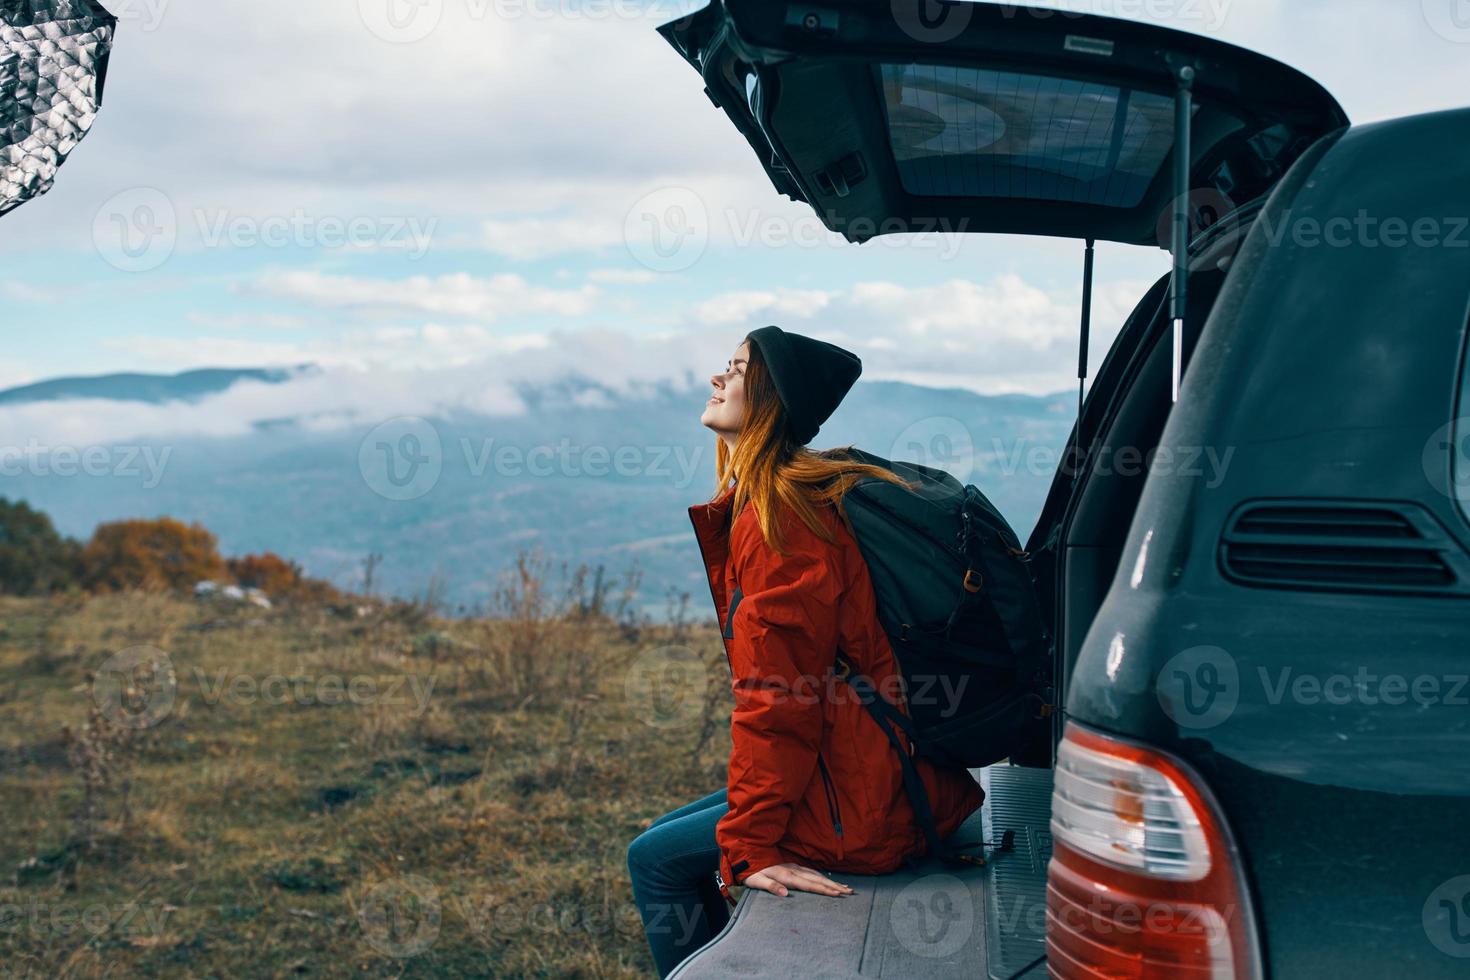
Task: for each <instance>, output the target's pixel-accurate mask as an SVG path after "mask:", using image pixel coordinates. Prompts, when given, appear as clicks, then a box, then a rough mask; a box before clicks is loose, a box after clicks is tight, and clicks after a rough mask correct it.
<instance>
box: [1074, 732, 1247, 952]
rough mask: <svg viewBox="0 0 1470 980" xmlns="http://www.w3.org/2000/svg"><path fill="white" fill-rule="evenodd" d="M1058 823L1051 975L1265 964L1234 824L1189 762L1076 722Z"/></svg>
mask: <svg viewBox="0 0 1470 980" xmlns="http://www.w3.org/2000/svg"><path fill="white" fill-rule="evenodd" d="M1051 830H1052V842H1053V848H1052V859H1051V864H1050V866H1049V867H1048V869H1047V887H1046V954H1047V966H1048V969H1049V970H1050V973H1051V975H1052V976H1053V977H1059V978H1065V980H1071V978H1099V977H1136V978H1154V977H1158V978H1163V977H1169V978H1184V977H1198V978H1205V980H1236V978H1251V980H1254V978H1257V977H1259V976H1260V975H1261V970H1260V956H1259V953H1258V951H1257V948H1256V943H1255V932H1254V922H1253V918H1252V915H1251V910H1250V906H1249V895H1248V893H1247V891H1246V888H1245V885H1244V882H1243V880H1242V875H1241V870H1240V866H1239V862H1238V860H1237V856H1236V851H1235V847H1234V844H1233V843H1232V842H1231V839H1230V835H1229V830H1228V828H1227V827H1226V826H1225V822H1224V819H1223V817H1222V816H1221V814H1220V811H1219V808H1218V807H1217V806H1216V805H1215V804H1214V801H1213V799H1212V798H1211V797H1210V796H1209V795H1208V790H1207V789H1206V788H1205V787H1204V785H1203V784H1202V783H1201V782H1200V780H1199V779H1198V778H1197V777H1195V776H1194V775H1193V774H1192V773H1191V772H1190V771H1189V770H1188V769H1187V768H1186V767H1185V766H1184V764H1183V763H1181V762H1179V761H1178V760H1175V759H1172V758H1170V757H1168V756H1165V755H1163V754H1161V753H1159V752H1155V751H1153V750H1151V749H1145V748H1142V747H1140V746H1138V745H1134V744H1131V743H1128V742H1123V741H1120V740H1118V739H1116V738H1112V737H1109V736H1104V735H1101V734H1098V733H1097V732H1093V731H1090V730H1088V729H1084V728H1081V727H1079V726H1078V725H1076V724H1074V723H1068V725H1067V728H1066V732H1065V735H1064V736H1063V738H1062V744H1061V747H1060V748H1059V749H1058V751H1057V764H1056V783H1055V788H1054V790H1053V792H1052V810H1051Z"/></svg>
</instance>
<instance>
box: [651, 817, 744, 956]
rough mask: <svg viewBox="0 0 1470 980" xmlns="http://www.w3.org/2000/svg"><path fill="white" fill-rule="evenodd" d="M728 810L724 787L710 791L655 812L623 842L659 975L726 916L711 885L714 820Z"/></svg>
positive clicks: (716, 853)
mask: <svg viewBox="0 0 1470 980" xmlns="http://www.w3.org/2000/svg"><path fill="white" fill-rule="evenodd" d="M728 809H729V804H727V803H726V802H725V791H724V790H720V791H719V792H718V793H711V794H710V795H709V796H706V797H705V798H704V799H702V800H699V801H698V802H696V803H690V804H689V805H688V806H681V807H680V808H679V809H677V810H675V811H673V812H672V813H666V814H664V815H663V816H662V817H659V818H658V819H657V820H655V821H654V822H653V825H652V826H650V827H649V828H648V829H647V830H645V831H644V832H643V833H641V834H639V835H638V837H637V838H636V839H635V840H634V841H633V843H632V844H629V845H628V875H629V877H631V878H632V880H633V902H634V904H635V905H637V906H638V914H639V916H641V917H642V919H643V931H644V932H645V933H646V934H647V936H648V947H649V949H651V950H652V951H653V962H654V965H655V966H657V967H658V975H659V976H660V977H666V976H668V975H669V974H670V973H671V972H673V969H674V967H676V966H678V965H679V964H680V963H682V962H683V961H684V959H685V958H686V957H688V956H689V954H690V953H693V952H694V951H695V950H697V949H699V947H701V946H703V945H704V944H705V943H707V942H709V941H710V940H711V939H713V938H714V937H715V936H717V935H719V932H720V930H721V929H723V928H725V923H726V922H728V921H730V907H729V905H727V904H726V902H725V897H724V896H723V895H721V894H720V889H719V887H718V886H717V885H716V884H715V872H717V871H718V870H719V869H720V848H719V845H718V844H716V843H715V824H717V823H719V820H720V818H721V817H723V816H724V815H725V813H726V811H727V810H728Z"/></svg>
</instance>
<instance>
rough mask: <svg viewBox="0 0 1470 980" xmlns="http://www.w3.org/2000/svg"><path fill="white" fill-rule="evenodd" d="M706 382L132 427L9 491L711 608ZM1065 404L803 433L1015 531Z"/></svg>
mask: <svg viewBox="0 0 1470 980" xmlns="http://www.w3.org/2000/svg"><path fill="white" fill-rule="evenodd" d="M303 370H306V371H310V370H311V369H310V368H297V369H247V370H235V369H208V370H199V371H188V372H184V373H182V374H175V375H148V374H126V375H124V374H114V375H106V376H100V377H89V378H57V379H53V380H50V381H44V382H41V383H38V384H31V385H27V386H24V387H21V388H12V389H9V390H5V391H0V412H3V411H4V410H6V409H9V408H11V407H14V406H21V405H26V404H29V403H34V402H58V403H59V402H63V401H64V400H67V399H104V400H110V401H116V402H147V403H150V404H154V405H168V404H171V403H177V404H178V406H179V408H180V411H188V409H189V406H190V405H191V404H196V403H198V402H199V401H200V400H201V399H204V398H207V397H209V396H211V395H213V394H218V393H220V392H223V391H225V390H226V389H228V388H229V387H230V386H231V385H234V384H237V383H240V382H243V381H251V382H263V383H267V384H284V383H287V382H288V381H289V380H290V378H291V377H293V376H294V375H296V374H298V373H300V372H301V371H303ZM706 391H707V389H706V388H705V387H704V386H702V385H694V386H692V387H689V388H685V389H683V390H679V389H676V388H674V387H671V386H660V387H658V388H656V389H654V390H650V391H647V392H642V393H640V394H639V396H638V397H630V396H628V395H626V394H619V393H617V392H614V391H612V390H610V389H608V388H606V387H604V386H601V385H599V384H597V383H596V382H595V381H593V380H590V379H586V378H576V377H568V378H566V379H565V380H564V381H562V382H559V383H556V384H550V385H542V386H540V387H536V388H530V387H526V388H522V389H521V390H520V391H519V392H518V394H519V395H520V398H521V400H522V402H523V403H524V404H525V405H526V406H527V411H525V412H522V413H520V414H516V415H510V416H495V417H492V416H486V415H479V414H473V413H466V412H452V413H444V415H443V416H442V417H435V418H427V419H418V418H400V419H392V420H389V421H388V422H384V423H380V424H377V425H372V426H369V425H366V424H364V425H352V424H344V425H341V426H337V427H328V428H323V427H321V426H319V425H308V424H296V422H295V421H293V420H292V419H290V418H284V419H272V421H271V422H270V423H269V424H258V425H255V426H253V427H251V428H250V429H249V431H248V432H247V433H246V434H244V435H230V436H190V437H187V438H184V437H179V436H169V437H167V438H156V439H148V438H144V439H133V440H130V441H129V444H128V446H127V447H109V449H108V455H107V457H106V458H107V460H108V464H107V465H106V466H105V467H92V468H90V469H88V468H87V467H80V468H78V467H77V466H76V465H75V464H73V466H72V469H71V471H70V472H67V471H64V470H63V469H62V468H61V467H59V466H54V465H53V466H49V467H43V466H16V465H14V463H13V461H12V465H11V466H9V467H8V468H6V469H5V471H4V474H3V476H4V479H3V482H0V495H3V496H6V497H10V498H12V499H15V498H18V499H24V500H26V501H27V502H29V503H30V504H31V505H32V506H33V507H36V508H39V509H41V510H44V511H46V512H47V513H49V514H50V515H51V517H52V519H53V520H54V521H55V522H56V525H57V527H58V528H59V529H60V530H61V531H62V532H63V533H66V534H70V535H74V536H77V537H86V536H88V535H89V534H90V533H91V531H92V529H93V528H94V527H95V526H96V524H97V523H99V522H101V521H109V520H118V519H122V518H129V517H157V516H165V515H166V516H171V517H176V518H179V519H181V520H185V521H189V522H193V521H197V522H199V523H201V524H203V525H204V526H205V527H207V528H208V529H209V530H211V531H212V532H214V533H215V534H216V535H217V536H218V538H219V542H220V548H221V550H222V551H223V552H224V553H226V554H245V553H251V552H259V551H273V552H276V553H278V554H280V555H282V556H284V557H287V558H290V559H293V560H295V561H298V562H300V563H301V565H302V566H303V567H304V568H305V569H306V570H307V571H308V572H309V573H310V574H313V575H316V576H320V577H323V578H327V579H330V580H333V581H335V582H337V583H338V584H341V585H348V586H353V587H360V586H361V584H362V570H363V562H364V559H365V558H366V557H367V556H368V555H380V556H381V560H380V561H378V562H377V563H376V567H375V572H374V581H375V584H376V586H377V587H378V588H381V589H382V590H383V591H384V592H386V593H389V594H394V595H400V596H411V595H416V594H423V593H424V592H425V590H426V589H428V588H429V585H430V582H431V581H433V580H436V579H437V581H438V584H439V589H440V594H441V595H442V596H443V598H444V599H445V600H446V601H447V602H448V603H449V604H450V605H451V606H452V607H463V608H464V609H467V610H470V609H476V608H480V607H481V606H483V604H484V603H485V602H486V601H487V600H488V599H489V597H490V596H491V595H492V594H493V590H494V586H495V583H496V582H497V580H498V578H499V576H501V575H503V574H504V573H505V572H506V571H507V570H508V569H510V568H511V567H512V566H513V564H514V562H515V558H516V555H517V553H518V552H521V551H539V552H540V553H541V554H542V555H543V556H545V557H546V558H547V559H550V560H551V561H552V562H553V564H556V565H559V564H560V563H561V562H567V563H570V564H571V565H573V566H575V565H576V564H578V563H587V564H589V565H594V566H595V565H602V566H604V567H605V568H606V570H607V573H608V574H610V575H613V576H617V575H619V574H621V573H622V572H623V571H624V570H625V569H627V568H629V567H631V566H633V565H634V564H635V563H636V566H637V568H638V569H639V570H640V572H641V574H642V586H641V588H640V591H639V597H638V598H639V603H640V606H641V607H642V608H644V609H645V610H646V611H648V612H649V613H650V614H651V615H654V616H658V615H661V614H662V612H663V610H664V609H665V608H666V597H667V596H668V594H669V593H670V590H673V591H674V592H675V593H677V592H687V593H688V594H689V596H690V600H691V603H692V606H691V608H692V609H693V610H695V612H696V613H699V612H701V611H702V610H703V609H704V607H705V605H706V602H707V599H706V597H707V596H708V589H707V586H706V585H705V582H704V579H703V571H702V568H701V565H700V560H699V555H698V548H697V546H696V545H695V542H694V538H693V534H692V530H691V528H690V524H689V518H688V514H687V510H686V508H687V507H688V506H689V505H690V504H693V503H697V502H701V501H704V500H707V499H708V498H709V497H710V495H711V493H712V491H713V489H714V466H715V454H714V437H713V435H712V434H711V433H709V432H708V431H707V430H705V429H703V428H702V427H701V426H700V425H699V424H698V417H699V414H700V412H701V411H702V408H703V403H704V400H705V397H706ZM1075 399H1076V395H1075V394H1074V393H1058V394H1055V395H1049V396H1040V397H1037V396H1030V395H995V396H987V395H980V394H977V393H975V392H971V391H968V390H964V389H935V388H925V387H921V386H917V385H911V384H906V383H902V382H892V381H871V382H859V383H858V384H857V385H856V386H855V387H854V388H853V390H852V392H851V393H850V394H849V395H848V397H847V399H846V400H845V401H844V402H843V403H842V406H841V407H840V408H839V409H838V411H837V413H836V414H835V415H834V416H833V417H832V419H831V420H829V422H828V423H827V425H825V426H824V427H823V428H822V431H821V433H820V434H819V435H818V436H817V438H816V439H815V440H814V441H813V446H814V447H816V448H825V447H828V446H839V445H848V444H851V445H856V446H858V447H860V448H863V449H866V450H868V451H870V452H874V453H877V454H879V455H881V456H887V457H889V458H894V459H908V460H912V461H916V462H925V463H929V464H931V465H937V466H940V467H942V468H944V469H947V470H949V471H950V472H951V473H953V474H954V475H955V476H957V477H959V478H960V479H961V480H962V481H964V482H968V483H974V484H976V485H977V486H978V487H979V488H980V489H981V490H982V491H983V492H984V493H985V494H986V496H988V497H989V498H990V499H991V501H992V502H993V503H994V504H995V505H996V506H997V507H998V508H999V509H1000V511H1001V513H1002V514H1004V515H1005V516H1006V518H1007V519H1008V520H1009V521H1010V522H1011V524H1012V526H1013V527H1014V528H1015V529H1016V531H1017V532H1018V534H1019V535H1020V537H1021V539H1022V541H1024V540H1025V539H1026V537H1027V535H1028V533H1029V532H1030V530H1031V527H1032V525H1033V524H1034V523H1035V520H1036V517H1037V514H1038V513H1039V511H1040V509H1041V504H1042V500H1043V499H1044V497H1045V495H1046V490H1047V487H1048V486H1049V484H1050V482H1051V477H1052V474H1053V472H1054V471H1055V469H1056V461H1057V454H1058V453H1059V452H1060V450H1061V448H1062V447H1063V445H1064V444H1065V441H1066V438H1067V435H1068V433H1069V432H1070V430H1071V426H1072V422H1073V418H1074V413H1075V409H1076V401H1075ZM49 408H50V407H49V406H48V410H49ZM61 408H62V406H61V405H60V404H58V405H57V410H61ZM0 431H3V429H0ZM128 456H132V459H131V460H128V459H127V457H128ZM99 458H100V457H99Z"/></svg>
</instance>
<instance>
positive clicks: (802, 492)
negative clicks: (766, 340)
mask: <svg viewBox="0 0 1470 980" xmlns="http://www.w3.org/2000/svg"><path fill="white" fill-rule="evenodd" d="M848 448H850V447H845V446H844V447H839V448H837V449H828V450H823V451H821V452H817V451H814V450H811V449H807V448H806V447H805V446H802V445H799V444H797V442H796V441H795V440H794V439H792V438H791V434H790V432H789V430H788V427H787V425H786V409H785V408H784V407H783V406H782V404H781V396H780V395H779V394H778V393H777V391H776V384H775V382H774V381H773V380H772V379H771V372H770V369H769V368H767V367H766V362H765V358H764V357H763V356H762V355H761V352H760V347H759V346H758V345H757V344H756V342H755V341H753V340H752V341H750V354H749V356H748V357H747V359H746V364H745V420H744V423H743V425H742V427H741V431H740V436H739V438H737V439H736V440H735V449H734V450H733V451H731V449H730V448H729V447H728V446H727V445H726V444H725V440H723V439H717V440H716V445H715V471H716V483H715V497H719V496H720V495H721V494H723V493H724V492H725V491H727V490H728V489H729V488H730V485H731V484H732V483H733V484H734V485H735V493H734V497H733V499H732V501H731V507H730V514H731V520H732V521H733V520H734V515H736V514H739V513H740V510H741V508H742V507H743V506H744V505H745V502H746V501H750V502H751V504H752V506H754V507H755V516H756V521H757V522H758V523H759V524H760V529H761V536H762V537H764V538H765V541H766V544H767V545H769V546H770V547H771V548H772V549H774V550H775V551H776V552H777V553H778V554H785V552H784V551H783V550H782V546H783V544H784V543H785V542H784V534H783V533H782V530H781V527H780V522H779V521H777V520H776V514H777V513H778V512H779V505H780V504H783V503H784V504H786V505H788V506H789V507H791V509H792V510H794V511H795V512H796V515H797V516H798V517H799V518H801V521H802V523H804V524H805V525H806V526H807V527H809V528H811V530H812V531H813V533H815V534H816V535H817V536H818V537H820V538H821V539H822V540H823V541H827V542H829V543H831V542H834V541H835V540H836V539H835V537H834V536H833V534H832V531H831V529H830V528H828V527H827V525H826V524H824V523H822V520H821V518H820V517H818V515H817V508H818V507H819V506H823V505H831V506H833V507H835V508H836V509H837V514H838V516H839V517H840V518H841V519H842V522H843V524H845V525H846V526H847V528H848V530H849V531H851V530H852V523H851V522H850V521H849V520H848V519H847V511H846V510H845V509H844V508H843V506H842V498H843V496H845V495H846V493H847V491H848V490H850V489H851V488H852V486H853V485H854V484H855V483H857V482H858V481H860V480H863V479H866V478H869V477H877V478H878V479H882V480H888V481H889V482H891V483H897V484H900V485H903V486H908V487H912V486H915V484H912V483H909V482H908V481H906V480H904V479H903V478H902V477H900V476H898V475H897V474H896V473H893V472H891V471H889V470H886V469H884V468H883V467H881V466H872V465H869V464H867V463H859V462H857V461H856V460H853V459H851V458H849V457H848V455H847V453H846V449H848ZM712 499H713V498H712Z"/></svg>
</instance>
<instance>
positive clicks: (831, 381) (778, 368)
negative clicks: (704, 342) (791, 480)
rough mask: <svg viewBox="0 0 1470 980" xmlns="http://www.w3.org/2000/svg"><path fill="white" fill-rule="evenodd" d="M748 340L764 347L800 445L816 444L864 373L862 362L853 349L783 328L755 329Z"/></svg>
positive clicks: (763, 354)
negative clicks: (854, 383) (818, 437)
mask: <svg viewBox="0 0 1470 980" xmlns="http://www.w3.org/2000/svg"><path fill="white" fill-rule="evenodd" d="M745 339H746V340H748V341H750V342H751V343H753V344H755V345H756V346H757V347H759V348H760V351H761V357H762V358H763V359H764V360H765V362H766V368H767V369H768V370H769V371H770V372H771V380H772V381H773V382H775V384H776V394H778V395H780V396H781V404H782V406H784V407H785V409H786V419H787V425H788V427H789V428H790V431H791V436H792V438H793V439H795V440H796V442H797V443H798V444H799V445H803V446H804V445H806V444H807V443H808V442H811V441H812V439H813V438H814V437H815V436H816V434H817V430H818V429H820V428H821V427H822V423H823V422H825V421H827V419H828V417H829V416H831V414H832V413H833V412H834V411H836V409H837V406H838V404H839V403H840V402H841V401H842V399H843V396H845V395H846V394H847V392H848V390H849V389H850V388H852V385H853V382H854V381H856V380H857V379H858V375H860V374H862V373H863V362H862V360H861V359H859V358H858V356H857V355H856V354H854V353H853V352H852V351H849V350H843V349H842V348H841V347H838V346H837V345H836V344H829V343H827V342H826V341H825V340H815V339H813V338H811V337H804V336H802V335H801V334H799V333H788V332H786V331H785V330H782V329H781V328H780V327H761V328H760V329H759V330H752V331H751V332H750V333H749V334H747V335H746V337H745Z"/></svg>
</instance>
